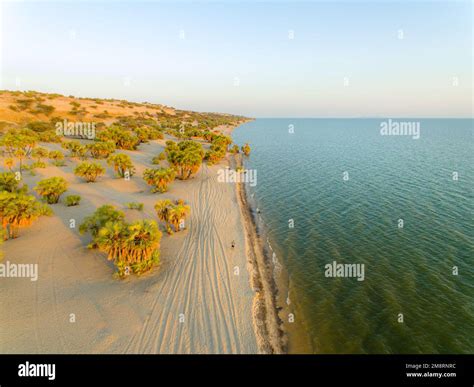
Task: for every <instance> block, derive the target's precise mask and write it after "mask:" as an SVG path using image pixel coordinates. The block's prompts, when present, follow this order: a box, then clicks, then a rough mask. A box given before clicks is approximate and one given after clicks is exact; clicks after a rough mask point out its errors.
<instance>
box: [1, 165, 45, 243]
mask: <svg viewBox="0 0 474 387" xmlns="http://www.w3.org/2000/svg"><path fill="white" fill-rule="evenodd" d="M51 214H52V211H51V208H49V207H48V206H47V205H46V204H43V203H41V202H39V201H37V200H36V198H35V197H34V196H33V195H28V187H27V186H26V185H23V186H21V187H20V184H19V179H17V177H16V175H15V174H14V173H13V172H1V173H0V222H1V224H2V230H3V238H4V239H10V238H17V237H18V233H19V229H20V228H22V227H27V226H29V225H31V224H32V223H33V222H34V221H35V220H37V219H38V218H39V217H40V216H44V215H45V216H49V215H51Z"/></svg>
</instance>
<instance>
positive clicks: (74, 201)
mask: <svg viewBox="0 0 474 387" xmlns="http://www.w3.org/2000/svg"><path fill="white" fill-rule="evenodd" d="M80 201H81V197H80V196H79V195H68V196H66V205H67V206H68V207H72V206H77V205H78V204H79V203H80Z"/></svg>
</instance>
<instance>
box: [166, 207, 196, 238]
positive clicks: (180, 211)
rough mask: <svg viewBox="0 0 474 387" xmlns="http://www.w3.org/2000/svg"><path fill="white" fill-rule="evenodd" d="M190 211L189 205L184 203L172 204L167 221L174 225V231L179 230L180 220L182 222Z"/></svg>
mask: <svg viewBox="0 0 474 387" xmlns="http://www.w3.org/2000/svg"><path fill="white" fill-rule="evenodd" d="M190 212H191V207H190V206H188V205H185V204H176V205H175V206H173V208H172V209H171V211H170V213H169V221H170V223H171V224H172V225H173V226H174V230H175V231H176V232H178V231H180V230H181V229H182V228H181V227H180V226H181V222H183V221H184V220H185V218H186V216H188V215H189V213H190Z"/></svg>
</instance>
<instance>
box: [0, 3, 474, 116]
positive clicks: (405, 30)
mask: <svg viewBox="0 0 474 387" xmlns="http://www.w3.org/2000/svg"><path fill="white" fill-rule="evenodd" d="M0 7H1V18H0V20H1V35H0V42H1V46H0V75H1V79H0V82H1V84H0V88H1V89H9V90H38V91H43V92H57V93H61V94H65V95H75V96H79V97H98V98H118V99H127V100H131V101H136V102H144V101H148V102H153V103H161V104H165V105H168V106H173V107H176V108H180V109H187V110H197V111H207V112H227V113H234V114H242V115H246V116H251V117H386V116H391V117H472V91H473V77H472V43H473V42H472V20H473V10H472V3H471V2H470V1H466V2H463V1H461V2H452V1H449V2H448V1H436V2H432V1H424V2H408V1H382V2H377V1H368V2H362V1H351V2H326V1H313V2H290V1H278V2H268V1H266V2H249V1H228V2H224V1H212V2H211V1H207V2H197V1H182V2H155V1H148V2H136V1H110V0H109V1H106V2H99V1H79V2H72V1H54V2H53V1H24V2H14V1H12V2H3V3H2V4H0Z"/></svg>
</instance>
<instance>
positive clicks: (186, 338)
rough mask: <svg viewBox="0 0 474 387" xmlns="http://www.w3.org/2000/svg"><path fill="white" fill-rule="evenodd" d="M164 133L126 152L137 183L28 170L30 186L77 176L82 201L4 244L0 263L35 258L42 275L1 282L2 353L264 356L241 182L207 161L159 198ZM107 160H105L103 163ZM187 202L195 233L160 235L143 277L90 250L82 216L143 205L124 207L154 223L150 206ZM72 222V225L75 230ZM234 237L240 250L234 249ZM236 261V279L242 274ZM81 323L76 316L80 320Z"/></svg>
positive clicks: (73, 188) (74, 184)
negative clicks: (220, 177)
mask: <svg viewBox="0 0 474 387" xmlns="http://www.w3.org/2000/svg"><path fill="white" fill-rule="evenodd" d="M163 143H164V142H163V140H162V141H155V142H151V143H150V144H144V145H141V146H140V151H134V152H132V151H130V152H124V153H127V154H129V155H130V156H131V157H132V159H133V161H134V163H135V166H136V168H137V175H136V176H134V177H133V178H132V179H131V181H129V182H127V181H124V180H122V179H116V178H114V179H112V178H111V175H110V168H108V175H107V176H104V177H102V178H100V179H99V181H97V182H96V183H90V184H88V183H85V182H82V181H81V180H80V179H78V178H77V177H75V176H74V175H73V173H72V171H73V168H74V165H75V164H76V163H77V162H74V161H69V160H68V161H67V163H68V165H67V166H66V167H59V168H58V167H48V168H46V169H44V170H41V169H39V170H37V173H38V175H37V176H26V175H25V181H26V182H27V183H28V185H29V186H30V187H31V188H32V187H34V185H35V183H36V182H37V181H39V180H41V179H42V178H44V177H48V176H63V177H65V178H66V179H67V180H68V181H69V182H70V188H69V190H68V192H67V193H66V195H67V194H72V193H77V194H80V195H81V196H82V202H81V204H80V205H79V206H77V207H66V206H65V205H64V204H63V203H59V204H56V205H53V206H52V207H53V209H54V212H55V215H54V216H52V217H50V218H41V219H40V220H39V221H38V222H36V223H35V224H34V225H33V226H32V227H30V228H28V229H23V230H22V232H21V234H20V237H19V238H18V239H16V240H9V241H7V242H6V243H5V244H4V246H3V250H4V252H5V258H4V260H9V261H11V262H15V263H38V265H39V279H38V281H36V282H31V281H30V280H29V279H13V278H9V279H3V280H2V281H0V292H1V294H2V297H1V298H0V310H1V311H2V313H0V327H1V328H0V352H2V353H257V352H258V346H257V342H256V338H255V333H254V329H253V322H252V299H253V296H254V291H253V290H252V289H251V288H250V284H249V274H248V272H247V270H246V265H247V262H246V260H247V259H246V255H245V237H244V232H243V230H244V229H243V226H242V218H241V214H240V210H239V206H238V202H237V197H236V191H235V186H234V185H232V184H225V183H219V182H217V170H218V169H219V168H223V167H224V165H216V166H212V167H208V166H207V165H203V166H202V167H201V169H200V171H199V172H198V174H197V176H196V177H195V178H194V179H192V180H189V181H184V182H183V181H176V182H175V183H173V185H172V186H171V189H170V191H169V192H167V193H165V194H152V193H151V192H150V189H149V187H148V186H147V185H146V184H145V182H144V181H143V180H142V178H141V174H142V171H143V170H144V169H145V168H147V167H151V166H152V165H151V163H150V162H151V158H152V156H154V155H156V154H158V153H159V152H160V151H161V150H162V148H163ZM104 165H105V164H104ZM162 198H172V199H177V198H182V199H184V200H185V201H186V202H188V203H189V204H190V206H191V209H192V210H191V216H190V219H189V220H188V224H187V230H185V231H184V232H181V233H178V234H175V235H173V236H168V235H164V237H163V239H162V249H161V264H160V266H159V267H158V268H155V269H154V270H153V271H152V272H151V273H148V274H146V275H144V276H142V277H140V278H129V279H127V280H125V281H120V280H116V279H113V278H112V273H113V271H114V269H113V266H112V265H111V263H110V262H107V261H106V259H105V257H104V255H103V254H101V253H99V252H97V251H93V250H88V249H87V248H86V245H87V242H88V238H87V237H83V236H80V235H79V233H78V226H79V224H80V222H81V221H82V219H83V218H84V217H85V216H87V215H89V214H91V213H92V212H93V211H94V210H95V209H96V208H97V207H99V206H101V205H103V204H106V203H109V204H113V205H116V206H117V207H119V208H121V209H122V210H124V209H123V205H124V203H127V202H131V201H135V202H141V203H144V211H143V212H139V211H133V210H124V212H125V213H126V216H127V218H129V219H136V218H141V217H143V218H153V219H155V220H156V215H155V213H154V210H153V205H154V203H155V202H156V201H157V200H159V199H162ZM70 219H75V221H76V228H75V229H71V228H70ZM232 240H235V242H236V247H235V248H234V249H232V248H231V241H232ZM236 267H238V270H239V275H235V273H234V271H235V270H236ZM74 318H75V322H73V319H74Z"/></svg>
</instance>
